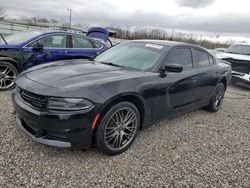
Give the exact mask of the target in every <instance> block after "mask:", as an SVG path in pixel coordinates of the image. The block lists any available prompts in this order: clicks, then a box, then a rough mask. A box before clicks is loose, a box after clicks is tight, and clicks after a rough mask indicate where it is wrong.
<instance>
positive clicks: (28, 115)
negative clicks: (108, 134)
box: [12, 92, 94, 148]
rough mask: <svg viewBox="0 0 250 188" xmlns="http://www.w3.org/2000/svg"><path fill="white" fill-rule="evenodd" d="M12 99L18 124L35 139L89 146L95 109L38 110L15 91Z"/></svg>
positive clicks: (46, 143) (54, 144)
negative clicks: (72, 110)
mask: <svg viewBox="0 0 250 188" xmlns="http://www.w3.org/2000/svg"><path fill="white" fill-rule="evenodd" d="M12 102H13V106H14V109H15V112H16V122H17V126H18V127H19V128H20V129H21V130H22V131H23V132H24V133H26V135H27V136H29V137H30V138H31V139H32V140H34V141H35V142H38V143H41V144H45V145H50V146H56V147H66V148H67V147H77V148H86V147H91V144H92V136H93V129H92V128H91V125H92V122H93V120H94V110H93V109H90V110H89V111H81V112H58V111H39V110H37V109H34V108H32V107H30V106H28V105H27V104H26V103H25V102H24V101H23V100H22V98H21V97H20V96H19V94H18V93H16V92H13V94H12Z"/></svg>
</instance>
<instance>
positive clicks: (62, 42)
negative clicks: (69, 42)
mask: <svg viewBox="0 0 250 188" xmlns="http://www.w3.org/2000/svg"><path fill="white" fill-rule="evenodd" d="M37 43H40V44H42V45H43V46H44V47H45V48H66V35H50V36H46V37H43V38H41V39H39V40H37V41H35V42H33V43H31V44H30V45H29V46H28V47H34V46H35V45H36V44H37Z"/></svg>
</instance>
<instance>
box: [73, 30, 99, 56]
mask: <svg viewBox="0 0 250 188" xmlns="http://www.w3.org/2000/svg"><path fill="white" fill-rule="evenodd" d="M69 39H70V48H69V49H68V55H69V56H70V57H71V58H74V59H77V58H83V59H91V58H94V57H95V56H96V55H98V54H99V53H100V52H101V49H102V45H101V44H99V43H93V42H92V41H90V40H89V39H87V38H85V37H84V36H82V35H70V37H69ZM97 44H99V45H97Z"/></svg>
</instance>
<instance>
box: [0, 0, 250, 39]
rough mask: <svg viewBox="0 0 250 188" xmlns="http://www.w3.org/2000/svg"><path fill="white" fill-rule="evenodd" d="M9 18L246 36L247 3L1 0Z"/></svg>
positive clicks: (226, 0)
mask: <svg viewBox="0 0 250 188" xmlns="http://www.w3.org/2000/svg"><path fill="white" fill-rule="evenodd" d="M0 7H2V8H4V10H5V11H6V14H7V15H8V17H12V18H18V17H22V16H27V17H31V16H40V17H47V18H56V19H59V20H62V19H64V20H68V12H67V8H72V10H73V17H72V20H73V22H74V23H88V24H91V25H101V26H104V25H112V24H113V25H119V26H128V27H129V26H151V27H163V28H169V29H181V30H191V31H207V32H220V33H222V32H226V33H239V34H243V33H248V32H249V31H250V19H249V18H250V1H248V0H0Z"/></svg>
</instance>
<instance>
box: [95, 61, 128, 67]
mask: <svg viewBox="0 0 250 188" xmlns="http://www.w3.org/2000/svg"><path fill="white" fill-rule="evenodd" d="M100 63H101V64H105V65H111V66H114V67H122V68H124V66H122V65H117V64H114V63H110V62H100Z"/></svg>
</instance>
